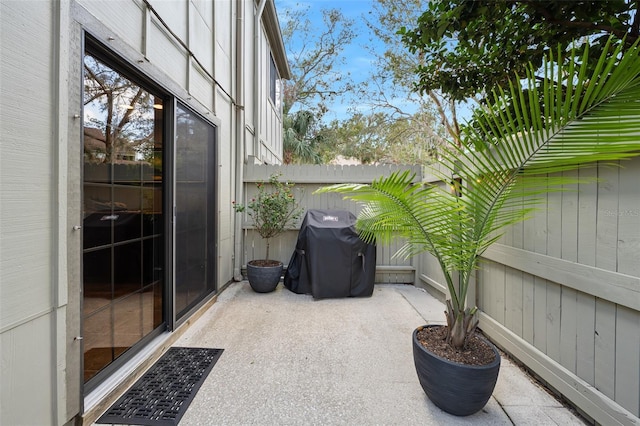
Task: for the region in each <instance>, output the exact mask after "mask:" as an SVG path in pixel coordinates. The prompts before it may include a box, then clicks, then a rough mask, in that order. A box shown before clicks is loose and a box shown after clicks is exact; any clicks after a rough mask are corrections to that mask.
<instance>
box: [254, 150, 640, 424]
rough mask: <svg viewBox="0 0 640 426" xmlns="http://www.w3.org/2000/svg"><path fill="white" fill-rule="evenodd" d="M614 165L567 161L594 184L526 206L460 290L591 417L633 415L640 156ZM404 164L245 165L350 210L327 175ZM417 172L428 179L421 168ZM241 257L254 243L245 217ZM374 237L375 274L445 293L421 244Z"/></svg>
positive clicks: (282, 241) (283, 254)
mask: <svg viewBox="0 0 640 426" xmlns="http://www.w3.org/2000/svg"><path fill="white" fill-rule="evenodd" d="M622 165H623V167H620V168H616V167H605V166H598V167H591V168H584V169H581V170H580V171H576V172H573V173H575V174H579V175H580V176H582V177H594V178H597V179H598V182H597V183H590V184H584V185H580V186H579V187H578V186H577V185H575V186H574V187H571V188H567V189H568V191H566V192H561V193H554V194H549V195H548V196H547V197H546V200H545V202H544V203H543V204H542V205H541V206H540V209H539V210H538V211H537V212H536V213H535V214H534V215H533V217H532V218H531V219H530V220H528V221H526V222H524V223H521V224H518V225H516V226H513V227H511V228H510V229H508V230H507V232H506V233H505V234H504V236H503V237H502V239H501V240H500V241H499V242H498V243H496V244H494V245H493V246H491V247H490V248H489V249H488V250H487V251H486V252H485V254H484V257H483V262H482V267H481V269H480V270H479V271H478V273H477V275H476V279H475V282H474V283H473V284H474V285H473V286H472V288H471V291H470V292H469V297H470V299H471V300H472V301H475V303H476V304H477V306H478V307H479V308H480V311H481V314H480V327H481V329H482V331H483V332H484V333H485V334H486V335H487V336H489V338H491V340H492V341H494V342H495V343H496V344H498V345H499V346H500V347H502V348H503V349H504V350H506V351H507V352H508V353H510V354H511V355H513V356H514V357H515V358H516V359H518V360H519V361H520V362H522V363H523V364H524V365H525V366H526V368H528V369H529V370H530V371H531V372H532V373H533V374H535V375H536V376H538V377H539V378H540V379H541V380H542V381H544V382H546V383H547V384H548V385H549V386H550V387H551V388H553V389H555V390H556V391H557V392H559V393H560V394H562V396H563V397H564V398H566V399H567V400H569V401H570V402H571V403H572V404H573V405H575V406H576V407H577V408H578V409H579V410H580V411H582V412H583V413H584V414H585V415H587V416H588V417H590V418H592V419H593V420H594V421H595V422H597V423H599V424H606V425H610V424H623V425H627V424H636V425H637V424H640V419H639V416H640V158H636V159H634V160H630V161H625V162H624V163H623V164H622ZM405 168H407V167H388V166H379V167H376V166H346V167H342V166H307V165H305V166H286V167H278V166H249V167H247V169H246V176H245V194H246V197H247V199H250V198H251V197H252V196H253V195H254V194H255V191H256V190H255V183H256V182H258V181H265V180H268V179H269V176H270V175H271V174H272V173H274V172H280V173H282V179H285V180H288V181H291V182H295V183H296V189H295V191H296V196H297V197H298V199H299V200H300V202H301V204H302V205H303V206H304V208H305V209H312V208H324V209H340V210H349V211H352V212H354V213H356V214H357V212H358V211H357V207H356V205H355V203H353V202H351V201H344V200H343V199H342V196H340V195H338V194H323V195H313V191H315V190H316V189H317V188H319V187H321V186H325V185H330V184H334V183H345V182H363V183H367V182H371V181H372V180H373V179H375V178H378V177H380V176H382V175H388V174H389V173H391V172H392V171H395V170H399V169H405ZM410 168H412V169H413V170H414V171H415V172H416V174H417V177H416V180H419V179H420V178H422V179H423V180H424V181H429V182H432V183H437V182H436V181H435V178H433V177H431V176H430V175H429V174H428V172H427V173H424V174H423V173H421V168H420V167H410ZM297 232H298V229H291V230H289V231H287V232H286V233H285V235H283V236H282V237H280V238H276V239H274V241H273V242H272V248H271V251H272V253H273V256H272V257H273V258H276V259H279V260H282V261H283V262H284V263H285V264H286V263H288V261H289V258H290V257H291V254H292V251H293V248H294V246H295V241H296V238H297ZM244 234H245V245H244V262H245V263H246V261H247V260H251V259H252V258H258V257H260V255H263V253H264V248H265V247H264V243H263V242H262V240H261V239H260V238H259V237H258V236H257V235H255V232H254V231H253V230H252V229H251V223H250V221H248V220H245V222H244ZM397 248H398V247H381V246H378V252H377V260H378V262H377V273H376V282H378V283H414V284H416V285H419V286H422V287H424V288H427V289H428V290H429V291H430V292H432V293H434V294H436V295H438V296H440V297H441V298H442V299H444V298H445V297H446V288H445V286H444V285H443V282H444V281H443V277H442V275H441V273H440V272H439V268H438V265H437V264H436V263H435V261H434V259H433V258H431V256H429V255H421V256H417V257H414V258H412V259H409V260H401V259H395V258H393V256H392V255H393V254H394V253H395V251H396V250H397Z"/></svg>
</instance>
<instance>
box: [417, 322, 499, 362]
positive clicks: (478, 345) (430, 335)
mask: <svg viewBox="0 0 640 426" xmlns="http://www.w3.org/2000/svg"><path fill="white" fill-rule="evenodd" d="M417 338H418V341H419V342H420V344H421V345H422V346H424V347H425V348H426V349H427V350H429V351H431V352H432V353H434V354H436V355H438V356H439V357H440V358H444V359H448V360H449V361H452V362H457V363H460V364H466V365H487V364H491V363H492V362H493V360H494V359H495V353H494V352H493V349H492V348H491V346H489V345H488V344H487V342H485V341H483V340H482V339H481V338H480V336H479V335H478V334H477V333H473V335H472V336H471V337H470V338H469V341H468V342H467V346H466V347H465V348H464V349H463V350H460V351H459V350H456V349H453V347H451V346H450V345H449V344H448V343H447V340H446V338H447V327H446V326H443V327H425V328H423V329H422V330H420V331H419V332H418V334H417Z"/></svg>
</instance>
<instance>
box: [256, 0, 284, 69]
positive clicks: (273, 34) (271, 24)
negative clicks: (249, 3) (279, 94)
mask: <svg viewBox="0 0 640 426" xmlns="http://www.w3.org/2000/svg"><path fill="white" fill-rule="evenodd" d="M262 19H263V22H264V28H265V33H266V34H267V39H268V40H269V44H270V45H271V52H272V53H273V60H274V61H275V63H276V67H278V71H279V73H280V78H284V79H286V80H289V79H291V69H290V68H289V61H287V52H286V51H285V48H284V42H283V41H282V31H281V30H280V22H279V21H278V15H277V13H276V5H275V3H274V0H267V2H266V4H265V6H264V12H263V13H262Z"/></svg>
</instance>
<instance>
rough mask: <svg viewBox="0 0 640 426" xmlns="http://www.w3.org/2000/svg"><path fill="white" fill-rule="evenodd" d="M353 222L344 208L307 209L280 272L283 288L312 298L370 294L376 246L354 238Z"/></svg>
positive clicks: (355, 234)
mask: <svg viewBox="0 0 640 426" xmlns="http://www.w3.org/2000/svg"><path fill="white" fill-rule="evenodd" d="M355 223H356V217H355V216H354V215H353V214H352V213H351V212H348V211H341V210H308V211H307V214H306V215H305V217H304V220H303V222H302V226H301V227H300V232H299V233H298V240H297V242H296V249H295V251H294V252H293V255H292V256H291V260H289V266H288V267H287V271H286V273H285V275H284V285H285V287H286V288H288V289H289V290H291V291H293V292H294V293H298V294H312V295H313V297H314V298H316V299H323V298H335V297H368V296H371V294H373V284H374V281H375V276H376V247H375V245H374V244H366V243H365V242H364V241H362V240H361V239H360V237H358V234H357V232H356V230H355Z"/></svg>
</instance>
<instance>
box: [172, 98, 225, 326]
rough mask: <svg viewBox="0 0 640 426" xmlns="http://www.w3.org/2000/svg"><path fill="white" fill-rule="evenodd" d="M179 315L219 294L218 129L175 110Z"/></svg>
mask: <svg viewBox="0 0 640 426" xmlns="http://www.w3.org/2000/svg"><path fill="white" fill-rule="evenodd" d="M175 133H176V141H175V144H176V149H175V181H176V185H175V194H174V200H175V206H176V219H175V280H176V281H175V310H176V318H178V319H180V318H182V317H183V316H184V315H185V314H186V313H187V312H188V311H189V310H190V309H191V308H193V307H194V306H195V305H197V304H198V302H200V301H201V300H202V299H204V298H205V297H206V296H207V295H208V294H211V293H212V292H213V291H215V289H216V288H215V279H216V271H215V265H216V255H215V246H216V233H215V217H216V216H215V215H216V213H215V212H216V210H215V172H216V165H215V127H214V126H213V125H211V124H210V123H208V122H207V121H205V120H203V119H202V118H201V117H200V116H198V115H196V114H194V113H193V112H191V111H190V110H188V109H187V108H185V107H184V106H182V105H180V104H178V105H177V107H176V132H175Z"/></svg>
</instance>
